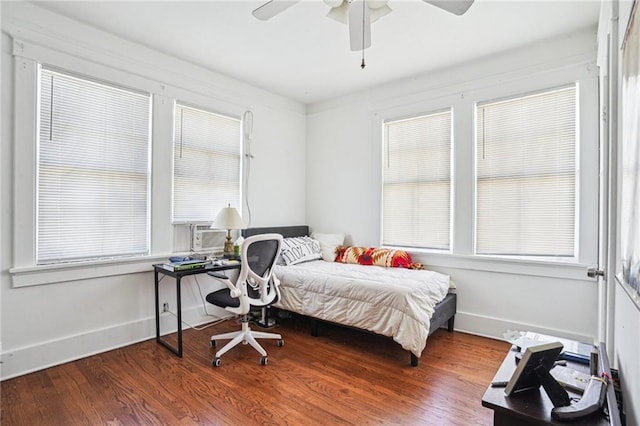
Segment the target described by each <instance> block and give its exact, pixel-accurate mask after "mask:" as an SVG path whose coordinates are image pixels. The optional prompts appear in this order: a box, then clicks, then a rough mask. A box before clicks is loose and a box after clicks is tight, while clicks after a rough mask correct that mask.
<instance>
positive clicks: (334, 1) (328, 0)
mask: <svg viewBox="0 0 640 426" xmlns="http://www.w3.org/2000/svg"><path fill="white" fill-rule="evenodd" d="M322 1H324V4H326V5H327V6H329V7H340V5H341V4H342V3H343V0H322Z"/></svg>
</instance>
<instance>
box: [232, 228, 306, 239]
mask: <svg viewBox="0 0 640 426" xmlns="http://www.w3.org/2000/svg"><path fill="white" fill-rule="evenodd" d="M272 232H274V233H276V234H280V235H282V236H283V237H284V238H291V237H304V236H306V235H309V227H308V226H307V225H298V226H271V227H264V228H247V229H243V230H242V236H243V237H245V238H247V237H251V236H252V235H258V234H269V233H272Z"/></svg>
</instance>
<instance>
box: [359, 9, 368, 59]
mask: <svg viewBox="0 0 640 426" xmlns="http://www.w3.org/2000/svg"><path fill="white" fill-rule="evenodd" d="M365 7H367V0H362V63H361V64H360V68H362V69H364V67H366V65H365V63H364V8H365Z"/></svg>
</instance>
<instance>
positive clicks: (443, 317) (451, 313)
mask: <svg viewBox="0 0 640 426" xmlns="http://www.w3.org/2000/svg"><path fill="white" fill-rule="evenodd" d="M271 232H274V233H277V234H281V235H282V236H283V237H284V238H291V237H301V236H306V235H309V227H308V226H306V225H299V226H276V227H264V228H247V229H243V230H242V236H243V237H245V238H246V237H250V236H252V235H258V234H268V233H271ZM456 307H457V297H456V294H455V293H449V294H447V296H446V297H445V298H444V299H443V300H442V301H441V302H440V303H438V304H437V305H436V306H435V311H434V313H433V316H432V317H431V326H430V328H429V336H431V335H432V334H433V333H434V332H435V331H436V330H437V329H439V328H442V327H446V328H447V330H448V331H449V332H453V326H454V320H455V314H456ZM322 321H324V320H319V319H317V318H311V335H312V336H314V337H317V336H318V335H319V323H320V322H322ZM338 325H341V324H338ZM409 354H410V355H411V366H412V367H417V366H418V363H419V358H418V357H417V356H415V355H414V354H413V353H411V352H409Z"/></svg>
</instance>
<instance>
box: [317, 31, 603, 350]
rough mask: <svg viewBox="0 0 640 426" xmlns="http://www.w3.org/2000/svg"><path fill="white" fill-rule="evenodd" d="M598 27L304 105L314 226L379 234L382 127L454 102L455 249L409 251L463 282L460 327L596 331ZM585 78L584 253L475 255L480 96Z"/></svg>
mask: <svg viewBox="0 0 640 426" xmlns="http://www.w3.org/2000/svg"><path fill="white" fill-rule="evenodd" d="M595 33H596V29H595V28H588V29H585V30H584V31H581V32H579V33H576V34H571V35H567V36H564V37H560V38H558V39H555V40H549V41H547V42H543V43H539V44H536V45H532V46H530V47H528V48H522V49H518V51H513V52H506V53H504V54H501V55H496V56H494V57H490V58H486V59H485V60H483V61H476V62H473V63H468V64H463V65H461V66H457V67H453V68H451V69H446V70H441V71H439V72H434V73H431V74H428V75H418V76H415V77H413V78H408V79H406V80H402V81H398V82H394V83H392V84H388V85H386V86H382V87H379V88H376V89H373V90H369V91H366V92H360V93H356V94H353V95H350V96H347V97H343V98H340V99H334V100H331V101H328V102H323V103H320V104H314V105H309V106H308V107H307V115H308V117H307V222H308V224H309V225H310V226H311V228H312V229H313V230H314V231H318V232H338V231H339V232H346V233H347V234H348V235H349V241H348V242H350V243H353V244H357V245H379V244H380V241H381V236H380V210H381V209H380V205H381V196H380V194H381V150H382V142H381V126H380V122H381V120H382V119H384V118H389V117H394V116H395V117H402V116H407V115H411V114H416V113H420V112H423V113H424V112H429V111H434V110H438V109H439V108H443V107H448V106H452V107H453V108H454V116H455V117H456V118H458V119H459V118H461V117H463V116H464V117H466V118H465V119H463V120H459V121H458V122H459V123H461V124H460V125H456V124H454V134H455V141H454V144H455V145H457V146H458V148H456V149H455V150H454V155H455V165H454V169H455V171H454V176H455V179H454V181H455V185H457V192H456V193H455V194H456V195H455V200H454V212H455V213H454V221H455V224H456V226H454V228H453V232H454V236H453V254H448V255H443V254H434V253H429V252H417V251H415V250H414V251H411V253H412V256H413V258H414V260H417V261H420V262H422V263H424V264H426V265H427V267H429V268H431V269H434V270H438V271H442V272H444V273H447V274H449V275H450V276H451V277H452V279H453V280H454V282H455V283H456V285H457V287H458V291H457V292H458V295H459V296H458V314H457V316H456V328H457V329H459V330H462V331H468V332H472V333H476V334H480V335H486V336H493V337H502V333H503V332H504V331H506V330H507V329H527V330H537V331H540V332H546V333H549V334H555V335H561V336H566V337H574V338H579V339H585V340H592V339H594V338H595V337H596V336H597V307H598V293H597V285H596V282H595V281H594V280H591V279H587V278H586V266H587V265H589V264H594V263H596V261H597V210H598V208H597V187H598V177H597V167H598V153H597V141H598V126H597V121H598V112H597V69H596V66H595V60H596V37H595ZM576 80H579V81H580V84H581V110H582V113H583V114H584V115H583V119H582V127H581V141H582V145H581V147H580V155H581V158H582V161H583V164H585V165H586V167H585V168H586V169H587V170H581V177H580V179H581V183H580V184H581V185H582V188H583V192H581V195H582V196H581V197H580V203H581V204H580V213H579V215H580V217H579V220H580V234H579V235H580V254H579V259H578V262H577V263H576V264H573V265H567V264H560V263H552V264H545V263H536V262H526V261H507V260H497V259H481V258H478V257H474V256H473V255H472V253H473V246H472V241H473V238H472V235H473V219H472V215H471V213H470V212H473V166H472V164H473V160H472V158H473V157H472V156H473V126H472V125H471V124H470V123H472V120H471V115H472V111H473V102H474V101H475V100H488V99H492V98H500V97H504V96H508V95H509V94H518V93H527V92H530V91H535V90H540V89H543V88H548V87H555V86H558V85H561V84H566V83H567V82H570V81H576Z"/></svg>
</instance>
